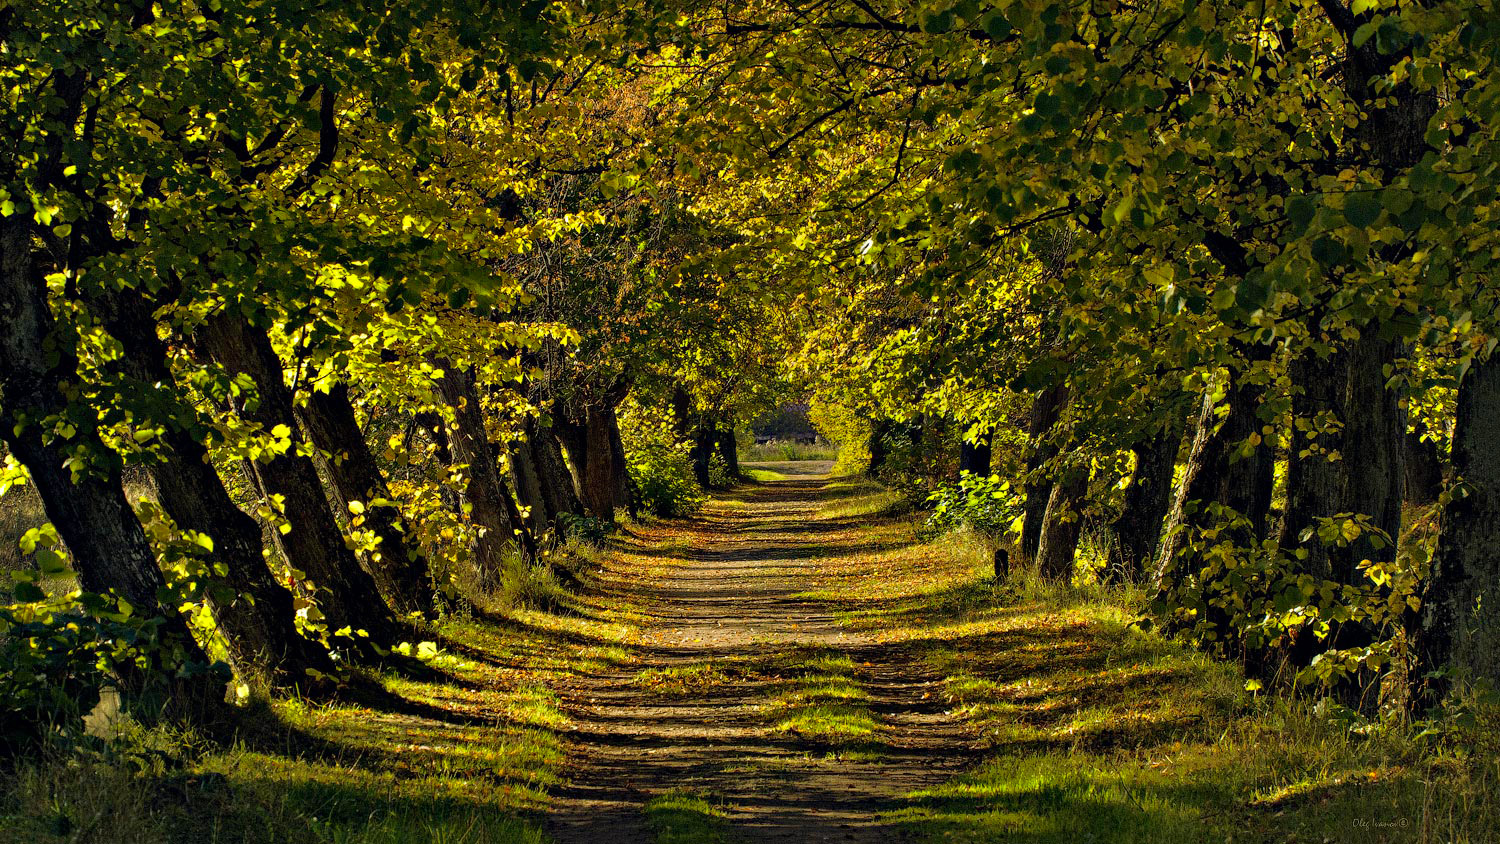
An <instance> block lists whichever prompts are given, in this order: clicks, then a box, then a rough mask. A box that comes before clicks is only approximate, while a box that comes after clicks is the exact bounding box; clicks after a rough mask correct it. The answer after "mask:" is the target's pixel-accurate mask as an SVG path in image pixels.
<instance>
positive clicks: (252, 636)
mask: <svg viewBox="0 0 1500 844" xmlns="http://www.w3.org/2000/svg"><path fill="white" fill-rule="evenodd" d="M91 304H92V305H93V306H94V308H95V310H96V312H97V313H98V315H99V316H100V317H101V319H102V320H103V321H104V325H105V327H106V328H107V329H108V330H109V332H110V334H111V335H113V336H114V338H115V339H116V340H117V341H119V343H120V349H121V358H120V366H121V368H122V369H123V370H124V374H125V375H126V377H127V378H130V379H132V380H134V381H136V382H137V383H138V384H139V385H140V389H142V390H154V391H163V390H171V389H172V388H173V386H174V385H173V383H172V373H171V370H170V368H169V367H168V364H167V349H166V346H165V345H164V344H163V343H162V342H161V340H160V339H159V338H158V337H157V335H156V320H155V318H154V316H153V315H152V312H151V307H150V305H149V304H148V303H147V302H146V301H145V300H144V299H142V298H140V297H139V296H133V295H130V294H128V293H121V294H117V295H113V296H105V295H101V296H99V297H96V298H95V299H93V300H92V302H91ZM180 418H186V419H190V420H192V421H191V422H190V423H189V424H191V425H195V426H196V425H197V420H196V419H194V418H193V417H192V414H191V413H190V412H187V413H185V414H184V416H183V417H180ZM162 421H164V422H165V423H166V424H167V427H166V429H165V432H164V434H163V438H164V440H165V444H166V446H167V450H164V451H163V452H162V453H161V461H160V462H158V463H155V464H153V465H152V466H151V467H150V473H151V479H152V485H153V487H154V488H155V492H156V498H157V500H158V501H159V502H160V503H161V506H162V509H163V510H164V511H165V512H166V514H167V515H168V516H170V517H171V519H172V521H173V522H175V523H176V524H177V526H178V527H179V528H183V529H185V530H194V531H197V532H199V533H202V534H204V535H206V536H209V537H211V538H212V539H213V554H212V557H213V559H215V560H217V561H218V562H220V563H221V564H222V565H223V566H224V577H223V580H222V581H221V584H222V586H223V587H224V588H223V589H210V590H208V606H209V609H210V610H211V611H212V612H213V615H214V623H215V624H217V625H218V628H219V630H220V632H222V633H223V634H224V636H223V639H224V644H225V647H226V649H227V650H228V652H229V661H230V663H231V665H233V666H234V669H235V673H236V674H238V675H239V677H240V679H241V680H242V681H244V682H247V683H249V684H251V685H252V686H270V687H282V686H301V685H303V684H306V683H307V682H308V681H309V678H310V677H313V676H316V674H310V671H311V672H316V673H317V674H331V673H333V671H334V665H333V661H332V660H331V659H329V657H328V652H327V651H325V650H324V649H323V647H322V645H319V644H318V643H316V642H313V641H310V640H308V639H307V638H305V637H303V636H302V634H301V633H300V632H298V630H297V628H296V625H295V623H294V622H293V619H294V617H295V611H294V609H293V603H292V593H291V592H289V591H288V590H287V589H286V588H285V587H283V586H282V585H281V584H280V583H278V582H276V579H275V577H274V576H273V575H272V573H271V570H270V568H269V567H268V566H267V565H266V560H265V555H264V554H263V553H262V550H261V549H262V546H261V530H260V525H259V524H257V523H256V521H255V519H253V518H251V517H250V516H249V515H247V514H246V513H245V512H244V511H242V510H240V508H239V507H237V506H236V505H235V503H234V501H233V500H232V499H231V498H230V497H229V493H228V492H227V491H225V489H224V484H223V481H222V480H221V479H220V478H219V475H218V473H217V472H215V471H214V467H213V463H212V462H211V461H210V460H209V455H208V450H207V449H206V448H205V447H204V445H203V443H202V442H200V440H199V437H200V436H203V435H204V434H196V433H195V432H194V431H193V430H192V429H190V428H188V427H185V426H184V425H183V424H182V423H181V422H180V421H179V419H169V420H162Z"/></svg>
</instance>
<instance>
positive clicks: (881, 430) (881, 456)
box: [865, 419, 892, 478]
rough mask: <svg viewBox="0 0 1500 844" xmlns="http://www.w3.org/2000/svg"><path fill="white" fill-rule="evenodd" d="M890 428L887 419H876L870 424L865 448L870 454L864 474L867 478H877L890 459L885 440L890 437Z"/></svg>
mask: <svg viewBox="0 0 1500 844" xmlns="http://www.w3.org/2000/svg"><path fill="white" fill-rule="evenodd" d="M891 427H892V426H891V422H890V420H889V419H876V420H875V421H874V422H872V423H871V424H870V441H869V444H868V447H867V450H868V451H869V452H870V465H869V466H867V467H866V468H865V474H866V475H868V476H869V477H872V478H873V477H876V476H878V475H879V474H880V471H881V470H882V469H884V468H885V463H886V461H887V460H888V459H890V452H889V451H888V450H887V448H886V442H885V438H886V437H887V436H888V435H890V433H891Z"/></svg>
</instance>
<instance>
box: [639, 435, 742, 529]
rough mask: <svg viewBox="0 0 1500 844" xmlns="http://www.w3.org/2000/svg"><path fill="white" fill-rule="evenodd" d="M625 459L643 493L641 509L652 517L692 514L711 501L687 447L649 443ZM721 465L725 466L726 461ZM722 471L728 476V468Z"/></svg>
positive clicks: (641, 493) (641, 494)
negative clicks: (694, 467) (695, 476)
mask: <svg viewBox="0 0 1500 844" xmlns="http://www.w3.org/2000/svg"><path fill="white" fill-rule="evenodd" d="M625 457H626V461H627V462H628V463H629V465H630V476H631V478H633V479H634V480H635V485H636V489H637V490H639V492H640V496H641V507H642V509H644V510H646V511H647V512H649V513H651V514H652V515H655V516H661V517H663V518H673V517H679V516H686V515H690V514H692V513H694V512H696V511H697V510H698V508H699V507H702V506H703V502H704V501H706V500H707V498H708V497H707V496H706V495H704V494H703V490H702V489H700V488H699V487H698V482H697V481H696V480H694V478H693V468H692V466H691V464H690V463H689V462H688V456H687V450H686V447H684V446H672V445H663V444H660V443H648V444H646V445H644V446H643V447H641V448H638V449H635V450H630V449H627V450H626V453H625ZM719 465H720V466H721V467H723V462H722V461H721V462H720V464H719ZM722 471H723V472H724V474H725V475H726V476H727V475H728V470H727V469H722ZM727 485H728V484H726V486H727Z"/></svg>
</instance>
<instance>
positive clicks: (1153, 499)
mask: <svg viewBox="0 0 1500 844" xmlns="http://www.w3.org/2000/svg"><path fill="white" fill-rule="evenodd" d="M1181 446H1182V423H1181V421H1180V420H1173V421H1170V422H1168V423H1167V424H1166V425H1165V426H1164V427H1163V428H1162V429H1161V430H1160V431H1158V432H1157V433H1156V435H1155V436H1152V437H1149V438H1147V439H1145V440H1142V441H1140V442H1138V443H1136V444H1135V446H1134V447H1132V448H1131V451H1132V452H1133V453H1134V455H1135V472H1134V473H1133V474H1132V475H1131V478H1130V487H1129V488H1128V489H1126V490H1125V504H1124V506H1123V507H1122V508H1121V510H1120V515H1119V517H1118V518H1117V519H1115V521H1114V524H1113V525H1111V528H1110V533H1111V534H1112V537H1113V541H1111V542H1110V544H1109V562H1108V566H1107V568H1106V570H1105V576H1106V577H1107V578H1109V579H1112V580H1118V581H1123V582H1127V583H1133V582H1135V581H1138V580H1140V578H1141V575H1142V574H1143V573H1144V572H1145V570H1146V566H1147V565H1148V564H1149V563H1150V561H1151V560H1153V559H1154V557H1155V554H1156V548H1157V544H1158V541H1159V540H1160V539H1161V531H1162V524H1163V522H1165V521H1166V518H1167V510H1168V509H1169V508H1170V507H1171V503H1172V474H1173V471H1174V470H1175V469H1176V465H1177V452H1178V451H1179V449H1180V448H1181Z"/></svg>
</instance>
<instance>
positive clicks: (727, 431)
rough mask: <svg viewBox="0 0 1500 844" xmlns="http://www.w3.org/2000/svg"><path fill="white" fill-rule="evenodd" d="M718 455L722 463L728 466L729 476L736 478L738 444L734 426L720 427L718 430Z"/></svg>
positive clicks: (738, 471)
mask: <svg viewBox="0 0 1500 844" xmlns="http://www.w3.org/2000/svg"><path fill="white" fill-rule="evenodd" d="M718 446H719V457H721V458H723V460H724V465H725V466H727V467H729V477H731V478H734V479H738V478H739V476H740V444H739V442H738V441H737V440H736V439H735V436H734V426H733V425H730V426H728V427H724V428H720V429H719V432H718Z"/></svg>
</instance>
